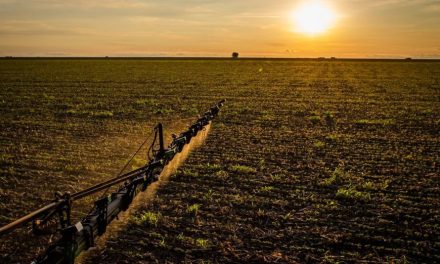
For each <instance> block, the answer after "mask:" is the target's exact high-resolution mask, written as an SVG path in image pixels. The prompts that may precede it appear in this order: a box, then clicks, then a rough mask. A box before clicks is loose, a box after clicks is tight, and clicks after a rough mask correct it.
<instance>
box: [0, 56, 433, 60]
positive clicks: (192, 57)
mask: <svg viewBox="0 0 440 264" xmlns="http://www.w3.org/2000/svg"><path fill="white" fill-rule="evenodd" d="M0 59H175V60H178V59H182V60H183V59H194V60H204V59H208V60H219V59H220V60H225V59H229V60H328V61H331V60H394V61H402V60H404V61H440V58H423V57H334V56H332V57H324V56H322V57H321V56H320V57H269V56H268V57H261V56H258V57H253V56H243V57H239V58H235V59H234V58H232V56H230V57H225V56H8V55H6V56H1V57H0Z"/></svg>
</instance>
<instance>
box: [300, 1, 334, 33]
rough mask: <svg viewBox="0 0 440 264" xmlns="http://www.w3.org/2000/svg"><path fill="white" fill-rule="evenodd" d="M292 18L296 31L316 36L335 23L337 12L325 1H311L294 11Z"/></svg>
mask: <svg viewBox="0 0 440 264" xmlns="http://www.w3.org/2000/svg"><path fill="white" fill-rule="evenodd" d="M292 19H293V22H294V24H295V31H297V32H299V33H303V34H307V35H311V36H314V35H319V34H323V33H325V32H327V31H328V30H329V29H330V28H331V27H332V26H333V25H334V23H335V21H336V14H335V12H334V11H333V10H332V9H331V8H330V7H329V6H327V5H326V4H325V3H323V2H318V1H314V2H311V1H309V2H308V3H304V4H303V5H301V6H299V7H298V8H297V9H296V10H295V11H294V12H293V14H292Z"/></svg>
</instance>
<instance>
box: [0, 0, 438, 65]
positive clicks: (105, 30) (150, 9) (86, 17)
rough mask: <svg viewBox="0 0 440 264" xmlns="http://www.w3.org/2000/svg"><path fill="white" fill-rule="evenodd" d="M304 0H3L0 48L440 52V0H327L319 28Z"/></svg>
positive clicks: (161, 52) (16, 51)
mask: <svg viewBox="0 0 440 264" xmlns="http://www.w3.org/2000/svg"><path fill="white" fill-rule="evenodd" d="M311 1H315V0H309V1H306V2H311ZM316 1H319V0H316ZM303 2H304V1H302V0H301V1H297V0H290V1H286V0H277V1H276V0H272V1H268V0H264V1H263V0H222V1H218V0H216V1H214V0H167V1H148V0H75V1H61V0H34V1H31V0H27V1H25V0H0V56H229V55H230V53H231V52H232V51H238V52H240V54H241V56H250V57H254V56H257V57H319V56H336V57H376V58H384V57H385V58H396V57H415V58H440V1H438V0H383V1H375V0H371V1H364V0H339V1H330V0H328V1H325V0H321V1H319V2H322V3H324V4H325V5H326V6H329V7H331V9H332V10H333V11H334V12H335V13H336V14H337V20H336V22H335V23H334V25H333V26H332V27H331V28H330V29H329V30H328V31H325V32H323V33H322V34H319V35H314V36H310V35H307V34H304V33H301V32H298V30H297V29H296V28H295V23H294V21H293V19H292V14H293V13H294V12H295V10H296V9H297V8H298V6H299V5H301V4H303Z"/></svg>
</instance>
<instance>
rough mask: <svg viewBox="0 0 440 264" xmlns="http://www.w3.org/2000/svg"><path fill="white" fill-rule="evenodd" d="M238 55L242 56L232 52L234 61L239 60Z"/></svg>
mask: <svg viewBox="0 0 440 264" xmlns="http://www.w3.org/2000/svg"><path fill="white" fill-rule="evenodd" d="M238 55H240V54H238V52H232V58H233V59H238Z"/></svg>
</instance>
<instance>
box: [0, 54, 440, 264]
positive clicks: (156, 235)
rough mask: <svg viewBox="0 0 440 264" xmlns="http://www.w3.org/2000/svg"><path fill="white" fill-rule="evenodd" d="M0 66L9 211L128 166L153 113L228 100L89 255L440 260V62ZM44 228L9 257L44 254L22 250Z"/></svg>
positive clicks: (161, 115)
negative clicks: (152, 192)
mask: <svg viewBox="0 0 440 264" xmlns="http://www.w3.org/2000/svg"><path fill="white" fill-rule="evenodd" d="M0 68H1V69H2V75H1V76H0V77H1V79H0V80H1V85H2V86H1V87H2V90H1V94H0V95H1V98H0V102H1V104H2V105H1V114H2V117H1V121H2V123H1V137H0V146H1V147H2V150H1V156H0V164H1V174H0V176H1V178H0V184H1V185H0V187H1V189H0V191H1V192H0V195H1V196H0V198H1V200H0V210H1V214H0V215H1V219H0V223H2V224H4V223H7V222H8V221H10V220H13V219H14V218H15V217H17V216H20V215H22V214H23V213H24V212H27V211H30V210H31V209H33V208H35V207H36V206H38V205H41V204H43V203H45V201H47V200H50V199H51V197H53V192H54V191H55V190H60V191H64V190H76V189H80V188H82V187H84V186H89V185H90V184H93V183H96V182H99V181H101V180H103V179H106V178H108V177H111V176H114V174H115V173H116V172H118V169H120V167H121V165H123V163H124V162H125V158H127V157H129V156H130V155H129V154H130V153H132V151H133V150H135V149H136V147H137V146H138V144H139V143H140V142H141V141H142V139H143V136H144V135H145V134H147V133H145V131H147V130H149V129H150V128H151V126H152V125H154V124H150V123H154V122H156V121H159V120H168V122H169V124H170V125H169V126H171V127H173V125H172V124H173V123H177V122H178V120H179V119H183V118H188V117H192V116H195V115H197V113H200V112H202V111H203V110H205V108H206V107H207V106H209V105H210V104H211V103H214V102H216V101H217V100H218V99H221V98H226V99H228V102H227V103H226V105H225V108H224V110H223V111H222V112H221V114H220V116H219V118H218V119H216V120H214V122H213V125H212V128H211V131H210V134H209V136H208V138H207V140H206V142H205V144H204V145H203V146H202V147H201V148H199V149H198V150H197V151H195V152H193V153H191V154H190V157H189V159H188V160H187V161H186V163H185V165H184V166H183V167H181V168H180V169H179V171H178V172H177V173H176V174H175V175H173V176H172V177H171V178H170V181H169V182H168V183H167V184H166V185H163V186H162V187H161V188H159V190H158V192H157V197H156V199H155V200H154V202H152V203H147V204H145V205H144V206H142V208H140V209H139V210H138V211H136V212H135V213H134V214H133V215H132V216H131V217H130V219H129V221H128V223H127V225H126V226H125V227H123V228H122V230H121V231H120V232H119V233H117V234H113V236H111V237H110V238H109V239H108V240H107V242H106V243H105V246H104V247H102V248H100V249H99V250H98V252H97V253H95V254H94V255H89V256H86V257H85V260H84V262H86V263H150V262H152V263H155V262H159V263H165V262H169V263H174V262H187V263H191V262H194V263H217V262H218V263H256V262H259V263H261V262H270V263H272V262H277V263H295V262H300V263H304V262H310V263H316V262H325V263H337V262H345V263H351V262H368V263H376V262H380V263H382V262H391V263H405V262H411V263H413V262H420V263H435V262H440V251H439V249H440V238H439V237H440V224H439V223H440V219H439V216H440V176H439V171H440V169H439V162H440V154H439V153H440V137H439V134H440V132H439V126H440V103H439V102H440V64H439V63H435V62H432V63H430V62H343V61H328V62H326V61H324V62H322V61H321V62H317V61H270V60H268V61H215V60H213V61H190V60H186V61H178V60H174V61H166V60H157V61H122V60H118V61H111V60H109V61H105V60H102V61H87V60H83V61H75V60H70V61H56V60H55V61H38V60H35V61H31V62H26V61H9V62H8V61H2V62H1V63H0ZM175 128H176V129H175V131H173V132H177V131H179V130H180V129H181V128H182V124H181V125H180V127H178V128H177V127H175ZM131 143H133V144H131ZM89 202H91V201H89ZM85 204H87V203H86V202H85ZM84 208H85V207H83V209H84ZM79 211H81V210H79ZM79 213H80V212H78V214H79ZM30 237H31V236H30V234H28V233H26V232H21V233H20V232H18V233H14V236H10V237H7V238H2V241H1V242H2V243H1V245H0V253H1V258H2V259H0V262H2V263H10V262H11V263H13V262H23V260H26V261H25V262H28V261H27V260H30V259H32V258H33V257H34V256H35V253H38V252H41V250H43V249H44V245H45V244H44V243H41V244H38V247H39V249H37V250H34V251H27V250H22V248H32V246H35V245H36V244H35V243H34V242H30V241H32V240H30Z"/></svg>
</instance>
